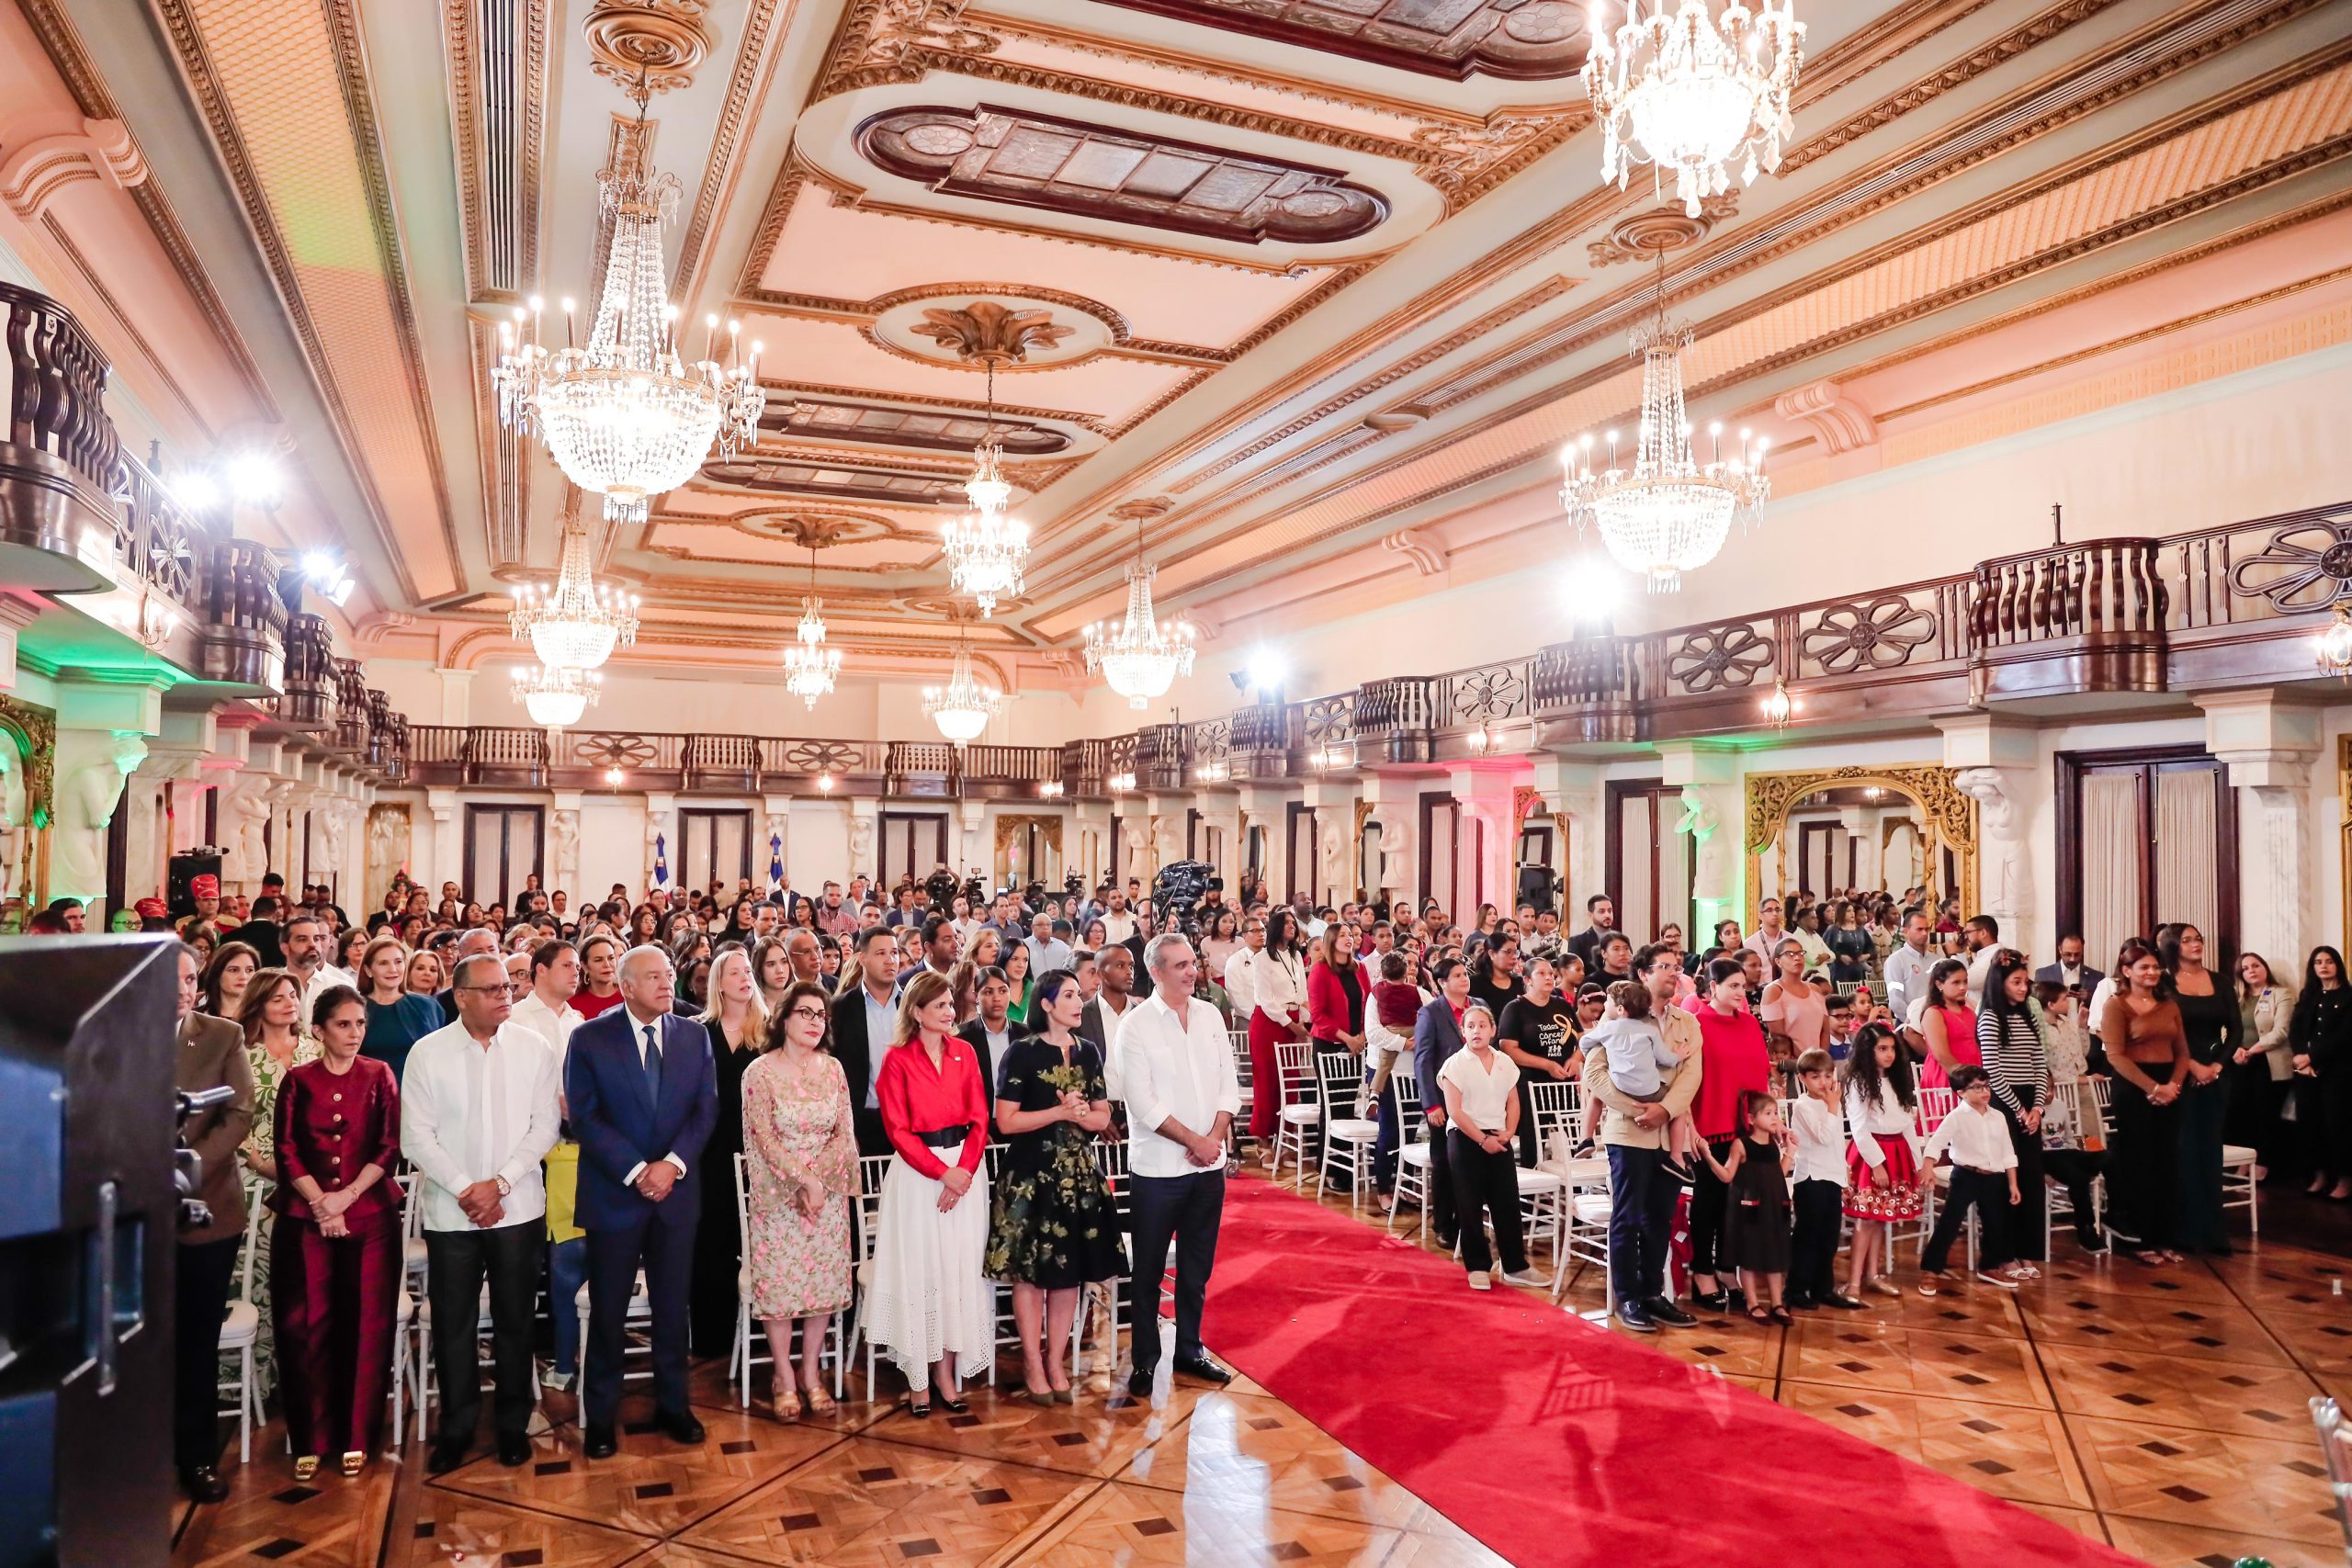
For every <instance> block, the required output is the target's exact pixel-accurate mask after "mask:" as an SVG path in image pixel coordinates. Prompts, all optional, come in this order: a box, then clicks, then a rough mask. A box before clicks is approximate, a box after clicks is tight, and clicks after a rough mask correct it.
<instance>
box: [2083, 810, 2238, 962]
mask: <svg viewBox="0 0 2352 1568" xmlns="http://www.w3.org/2000/svg"><path fill="white" fill-rule="evenodd" d="M2205 785H2206V789H2207V792H2208V798H2207V801H2206V807H2207V831H2208V832H2209V833H2210V832H2211V806H2212V801H2211V788H2212V784H2211V780H2210V779H2208V780H2206V781H2205ZM2139 786H2140V775H2139V774H2138V773H2136V772H2134V773H2086V774H2085V775H2084V776H2083V842H2082V852H2081V858H2080V860H2079V862H2078V863H2077V864H2076V866H2075V871H2076V873H2077V874H2079V875H2080V876H2081V877H2082V882H2083V942H2084V945H2085V948H2086V957H2087V958H2088V959H2089V961H2090V963H2091V964H2093V965H2095V966H2096V967H2098V968H2101V969H2105V968H2107V967H2109V965H2110V964H2113V963H2114V962H2115V953H2116V950H2117V949H2119V948H2120V947H2121V946H2122V945H2123V942H2124V939H2126V938H2127V937H2132V936H2137V935H2140V934H2141V933H2142V932H2143V931H2146V930H2147V929H2148V922H2147V920H2146V919H2145V918H2144V913H2143V910H2142V909H2141V908H2140V863H2141V852H2140V844H2139V836H2140V820H2139V818H2140V813H2139ZM2207 880H2208V881H2209V883H2210V881H2211V872H2210V871H2209V872H2208V873H2207Z"/></svg>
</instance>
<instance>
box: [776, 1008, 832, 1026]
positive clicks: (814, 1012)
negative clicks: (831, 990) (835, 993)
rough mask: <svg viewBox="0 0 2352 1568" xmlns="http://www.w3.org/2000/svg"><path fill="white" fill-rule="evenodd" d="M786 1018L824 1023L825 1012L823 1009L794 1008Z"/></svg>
mask: <svg viewBox="0 0 2352 1568" xmlns="http://www.w3.org/2000/svg"><path fill="white" fill-rule="evenodd" d="M786 1017H789V1018H805V1019H807V1020H808V1021H809V1022H811V1023H822V1022H824V1021H825V1010H824V1009H823V1008H794V1009H793V1010H792V1011H791V1012H790V1013H788V1014H786Z"/></svg>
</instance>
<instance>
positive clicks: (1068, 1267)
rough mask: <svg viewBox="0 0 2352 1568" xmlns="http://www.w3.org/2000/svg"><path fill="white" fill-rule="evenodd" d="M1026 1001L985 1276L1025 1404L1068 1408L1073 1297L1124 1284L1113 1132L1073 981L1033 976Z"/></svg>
mask: <svg viewBox="0 0 2352 1568" xmlns="http://www.w3.org/2000/svg"><path fill="white" fill-rule="evenodd" d="M1085 1010H1086V1001H1085V998H1083V997H1082V996H1081V995H1080V992H1079V988H1078V976H1075V975H1073V974H1071V973H1070V972H1069V970H1067V969H1051V970H1047V971H1046V973H1045V974H1043V975H1041V976H1038V977H1037V984H1036V987H1035V1001H1034V1003H1033V1005H1032V1007H1031V1010H1030V1016H1031V1017H1032V1018H1034V1019H1035V1021H1036V1023H1037V1028H1038V1032H1037V1033H1035V1034H1034V1035H1031V1036H1029V1037H1028V1038H1026V1039H1022V1040H1015V1041H1014V1042H1012V1044H1011V1045H1010V1046H1009V1047H1008V1048H1007V1049H1006V1051H1005V1053H1004V1060H1003V1061H1002V1062H1001V1063H1000V1064H999V1065H998V1068H997V1085H996V1105H995V1115H996V1124H997V1131H999V1132H1000V1133H1001V1134H1004V1138H1005V1151H1004V1174H1003V1175H1002V1177H1001V1178H1000V1179H999V1180H998V1182H997V1185H996V1213H995V1217H994V1224H993V1226H992V1228H991V1230H990V1232H989V1251H988V1263H987V1269H988V1273H989V1278H991V1279H996V1280H1010V1281H1012V1321H1013V1325H1014V1326H1015V1328H1016V1329H1017V1330H1018V1331H1019V1333H1020V1335H1021V1370H1022V1377H1023V1382H1025V1383H1026V1384H1027V1385H1028V1393H1029V1398H1030V1400H1031V1402H1032V1403H1034V1404H1076V1403H1078V1396H1077V1394H1076V1393H1073V1392H1072V1391H1071V1389H1070V1384H1069V1363H1068V1361H1067V1360H1066V1359H1065V1358H1066V1353H1067V1352H1068V1350H1069V1328H1070V1322H1071V1320H1072V1319H1073V1318H1074V1317H1075V1316H1076V1315H1077V1313H1078V1299H1079V1294H1080V1291H1081V1290H1082V1289H1083V1288H1084V1287H1085V1286H1087V1285H1090V1284H1092V1283H1095V1282H1097V1281H1099V1280H1114V1279H1117V1278H1118V1277H1120V1276H1121V1275H1123V1274H1125V1273H1126V1271H1127V1258H1126V1248H1125V1246H1124V1245H1123V1244H1122V1243H1121V1241H1120V1239H1119V1222H1118V1215H1117V1213H1116V1212H1115V1210H1114V1206H1113V1203H1112V1201H1111V1189H1110V1185H1109V1183H1108V1182H1107V1181H1105V1180H1104V1179H1103V1168H1102V1166H1101V1165H1100V1164H1099V1163H1098V1162H1097V1160H1096V1158H1095V1154H1094V1139H1095V1136H1096V1134H1100V1133H1101V1132H1102V1131H1103V1129H1104V1128H1105V1127H1108V1126H1109V1125H1110V1124H1111V1101H1110V1097H1109V1094H1108V1093H1107V1091H1106V1090H1105V1089H1104V1088H1103V1056H1102V1053H1100V1052H1099V1051H1097V1050H1096V1049H1095V1048H1094V1046H1093V1045H1092V1044H1091V1043H1090V1042H1088V1041H1085V1040H1081V1039H1080V1038H1079V1037H1078V1024H1079V1020H1080V1017H1081V1016H1082V1015H1083V1014H1084V1012H1085ZM1041 1332H1042V1343H1041V1341H1040V1336H1041Z"/></svg>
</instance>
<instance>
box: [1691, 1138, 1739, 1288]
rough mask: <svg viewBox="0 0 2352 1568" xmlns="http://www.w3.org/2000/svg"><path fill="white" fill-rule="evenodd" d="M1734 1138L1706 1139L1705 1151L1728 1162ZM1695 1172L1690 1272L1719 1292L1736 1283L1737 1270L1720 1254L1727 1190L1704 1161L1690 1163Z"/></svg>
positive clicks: (1727, 1209)
mask: <svg viewBox="0 0 2352 1568" xmlns="http://www.w3.org/2000/svg"><path fill="white" fill-rule="evenodd" d="M1737 1142H1739V1140H1738V1139H1737V1138H1710V1139H1708V1140H1707V1147H1708V1148H1710V1149H1712V1150H1713V1151H1714V1156H1715V1157H1716V1158H1717V1159H1719V1160H1726V1161H1727V1160H1729V1159H1730V1158H1731V1151H1732V1145H1734V1144H1736V1143H1737ZM1691 1164H1692V1165H1693V1166H1694V1167H1695V1168H1696V1169H1695V1171H1694V1173H1693V1179H1692V1180H1691V1273H1693V1274H1705V1275H1708V1276H1710V1277H1711V1278H1713V1280H1715V1282H1716V1284H1717V1286H1718V1287H1719V1288H1720V1287H1721V1286H1723V1285H1725V1284H1732V1285H1736V1284H1737V1283H1739V1270H1738V1269H1736V1268H1735V1267H1733V1265H1732V1261H1731V1259H1730V1258H1728V1257H1726V1256H1725V1255H1724V1215H1725V1214H1727V1213H1729V1212H1730V1209H1731V1189H1730V1188H1729V1187H1728V1186H1726V1185H1724V1182H1723V1181H1722V1180H1720V1179H1717V1177H1716V1175H1715V1173H1714V1172H1713V1170H1711V1169H1709V1168H1708V1166H1707V1162H1706V1161H1705V1160H1693V1161H1692V1162H1691Z"/></svg>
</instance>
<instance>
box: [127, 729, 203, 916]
mask: <svg viewBox="0 0 2352 1568" xmlns="http://www.w3.org/2000/svg"><path fill="white" fill-rule="evenodd" d="M217 739H218V727H217V726H216V725H215V724H214V723H213V720H212V716H211V714H210V713H209V712H203V711H192V712H173V713H165V714H164V715H163V716H162V729H161V731H160V732H159V733H158V734H157V735H156V737H155V738H154V739H151V740H150V741H149V742H148V743H147V755H146V758H145V760H143V761H141V763H140V764H139V769H138V771H137V772H136V773H133V774H132V775H131V777H130V781H129V782H128V783H127V784H125V785H124V791H123V794H124V800H125V807H126V808H127V809H128V810H130V813H131V815H130V823H129V827H130V854H129V857H128V859H129V868H130V870H129V877H128V886H126V887H125V889H124V892H125V893H126V894H127V895H128V896H129V897H130V900H131V901H132V902H133V903H136V902H137V901H138V900H140V899H141V898H159V897H163V894H164V875H165V871H166V869H167V867H168V865H169V863H170V860H171V857H172V853H173V852H174V851H175V850H179V849H185V848H187V847H188V846H189V845H191V844H193V843H194V842H195V839H194V838H192V837H189V836H188V835H191V834H197V835H200V834H201V831H202V829H203V826H204V795H203V791H204V789H205V788H206V787H207V785H208V782H209V781H208V778H207V768H206V764H207V762H208V761H209V760H210V759H211V758H212V757H213V755H214V754H215V752H216V750H217V749H218V748H217ZM219 777H220V773H219V772H218V771H217V770H215V771H213V772H212V773H211V774H210V779H211V780H216V781H217V780H218V778H219ZM159 800H160V801H161V802H163V804H164V807H165V808H166V810H167V811H168V812H169V818H168V820H167V822H165V823H159V822H158V821H157V820H156V811H155V805H156V802H157V801H159ZM191 813H192V814H193V815H194V818H195V820H194V821H193V822H192V823H191V822H190V821H189V820H188V818H189V816H190V815H191Z"/></svg>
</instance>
